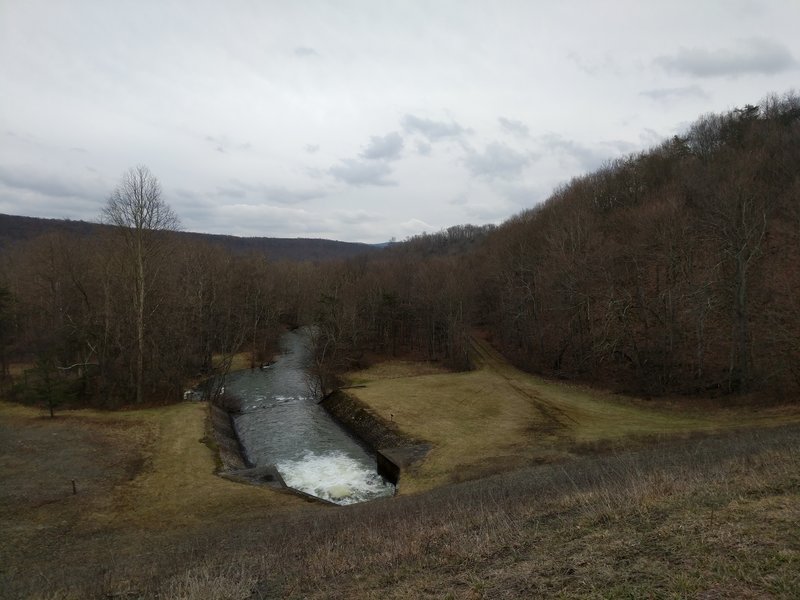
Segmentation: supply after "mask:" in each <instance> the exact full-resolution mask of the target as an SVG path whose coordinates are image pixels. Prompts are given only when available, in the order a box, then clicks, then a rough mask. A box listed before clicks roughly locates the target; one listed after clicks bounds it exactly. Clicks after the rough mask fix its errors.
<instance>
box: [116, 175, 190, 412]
mask: <svg viewBox="0 0 800 600" xmlns="http://www.w3.org/2000/svg"><path fill="white" fill-rule="evenodd" d="M102 220H103V222H104V223H107V224H109V225H114V226H116V227H117V228H118V231H119V234H120V237H121V239H122V242H123V247H124V251H125V252H124V256H125V263H126V264H125V267H126V271H127V275H128V276H129V277H130V281H131V283H132V284H133V296H132V299H131V300H132V306H133V312H134V319H135V327H136V344H135V346H136V360H135V366H134V380H135V386H136V402H137V403H141V402H142V400H143V382H144V352H145V336H146V307H147V300H148V294H149V293H150V290H149V286H148V283H149V281H150V280H151V279H152V277H153V276H154V274H155V273H156V272H157V271H158V269H159V268H160V264H159V263H160V262H161V260H162V259H163V258H164V250H165V237H164V235H163V234H164V232H169V231H176V230H178V228H179V227H180V222H179V220H178V217H177V216H176V215H175V213H174V212H173V211H172V209H171V208H170V207H169V206H168V205H167V204H166V203H165V202H164V200H163V199H162V198H161V185H160V184H159V182H158V179H156V177H155V176H154V175H153V174H152V173H151V172H150V170H149V169H148V168H147V167H145V166H143V165H139V166H137V167H135V168H133V169H130V170H129V171H128V172H126V173H125V175H123V177H122V181H121V182H120V184H119V185H118V186H117V187H116V188H115V189H114V191H113V192H112V193H111V196H110V197H109V199H108V203H107V204H106V207H105V208H104V209H103V213H102Z"/></svg>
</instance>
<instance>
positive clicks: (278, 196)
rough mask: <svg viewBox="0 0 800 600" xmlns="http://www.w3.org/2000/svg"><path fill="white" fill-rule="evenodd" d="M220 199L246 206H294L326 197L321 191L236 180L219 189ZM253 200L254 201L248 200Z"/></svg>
mask: <svg viewBox="0 0 800 600" xmlns="http://www.w3.org/2000/svg"><path fill="white" fill-rule="evenodd" d="M216 195H217V196H218V197H223V198H233V199H236V200H239V201H241V202H242V203H245V204H261V203H264V202H266V203H268V204H282V205H293V204H301V203H303V202H308V201H310V200H315V199H317V198H322V197H323V196H325V192H323V191H321V190H292V189H289V188H287V187H286V186H283V185H272V184H258V183H255V184H254V183H245V182H243V181H239V180H236V179H232V180H230V185H227V186H221V187H217V194H216ZM249 198H252V201H249V202H248V201H247V199H249Z"/></svg>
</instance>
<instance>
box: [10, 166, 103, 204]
mask: <svg viewBox="0 0 800 600" xmlns="http://www.w3.org/2000/svg"><path fill="white" fill-rule="evenodd" d="M0 183H2V184H3V185H5V186H6V187H9V188H12V189H16V190H24V191H28V192H35V193H37V194H41V195H42V196H48V197H50V198H87V197H88V198H93V199H101V198H103V197H104V195H105V192H104V191H100V190H99V189H90V188H87V187H86V186H85V185H83V184H82V182H81V181H78V180H76V179H74V178H72V177H68V178H62V177H59V176H58V175H53V174H50V173H45V172H40V171H38V170H33V169H27V168H16V169H12V168H8V167H4V166H0Z"/></svg>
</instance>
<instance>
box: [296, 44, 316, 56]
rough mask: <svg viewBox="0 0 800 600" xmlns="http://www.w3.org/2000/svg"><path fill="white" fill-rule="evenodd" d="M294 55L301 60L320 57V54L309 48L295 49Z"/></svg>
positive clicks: (299, 47) (300, 47)
mask: <svg viewBox="0 0 800 600" xmlns="http://www.w3.org/2000/svg"><path fill="white" fill-rule="evenodd" d="M294 55H295V56H299V57H300V58H315V57H318V56H319V52H317V51H316V50H314V49H313V48H309V47H308V46H298V47H297V48H295V49H294Z"/></svg>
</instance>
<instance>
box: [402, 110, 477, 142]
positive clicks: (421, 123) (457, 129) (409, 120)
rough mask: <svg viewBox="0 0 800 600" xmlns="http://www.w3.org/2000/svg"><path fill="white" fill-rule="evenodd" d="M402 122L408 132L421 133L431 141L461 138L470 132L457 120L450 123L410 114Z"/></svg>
mask: <svg viewBox="0 0 800 600" xmlns="http://www.w3.org/2000/svg"><path fill="white" fill-rule="evenodd" d="M401 123H402V125H403V130H404V131H406V132H407V133H419V134H420V135H422V136H423V137H425V138H426V139H427V140H428V141H429V142H439V141H442V140H446V139H455V138H460V137H462V136H464V135H466V134H467V133H469V130H468V129H465V128H464V127H462V126H461V125H459V124H458V123H456V122H455V121H451V122H449V123H448V122H446V121H433V120H431V119H423V118H421V117H417V116H415V115H410V114H409V115H406V116H404V117H403V119H402V121H401Z"/></svg>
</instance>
